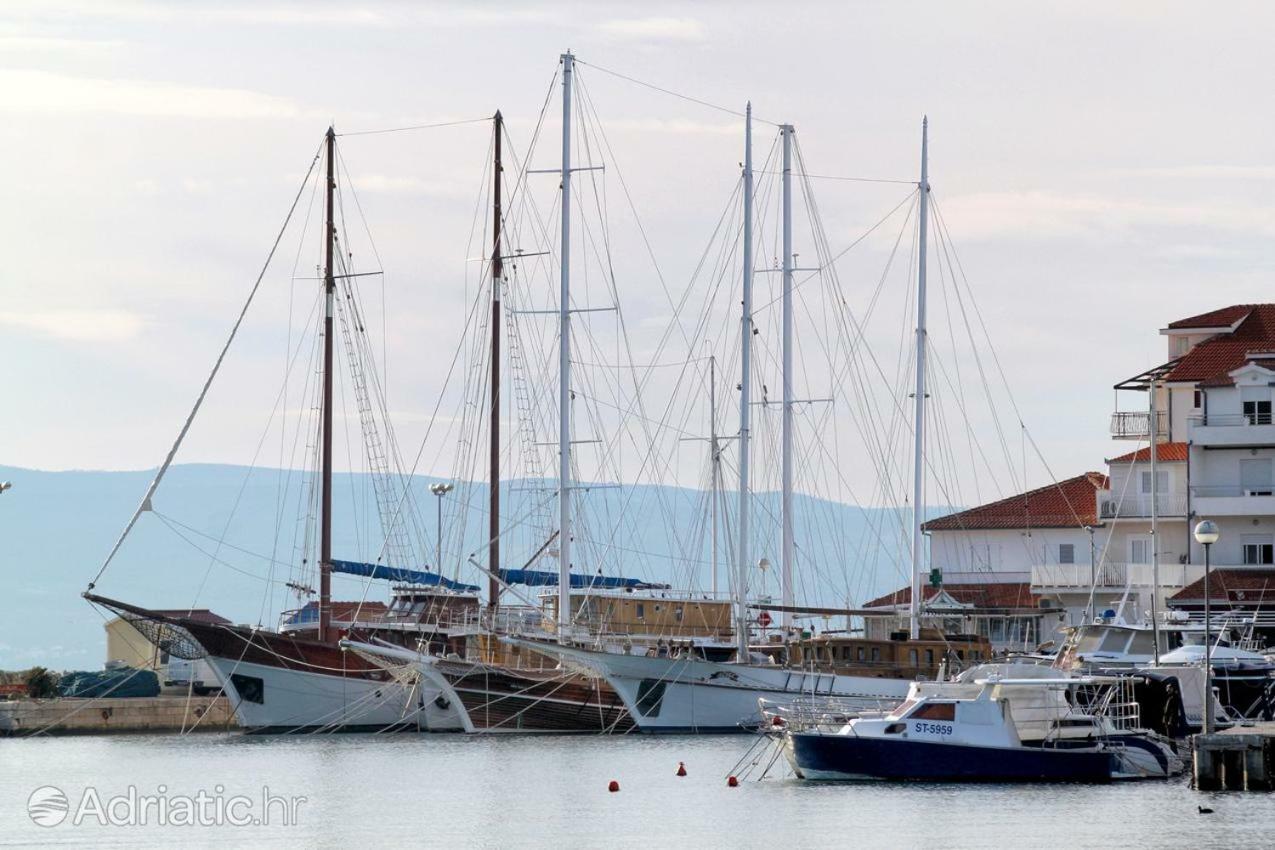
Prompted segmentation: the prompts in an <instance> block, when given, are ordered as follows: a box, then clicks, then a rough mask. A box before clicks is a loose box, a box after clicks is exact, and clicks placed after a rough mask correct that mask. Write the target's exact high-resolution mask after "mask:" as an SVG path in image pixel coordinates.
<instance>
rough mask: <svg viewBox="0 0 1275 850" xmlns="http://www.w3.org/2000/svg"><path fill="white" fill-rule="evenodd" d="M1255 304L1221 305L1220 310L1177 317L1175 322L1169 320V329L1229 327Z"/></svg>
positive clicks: (1249, 311)
mask: <svg viewBox="0 0 1275 850" xmlns="http://www.w3.org/2000/svg"><path fill="white" fill-rule="evenodd" d="M1255 306H1257V305H1255V304H1233V305H1231V306H1230V307H1223V308H1221V309H1220V310H1211V311H1209V312H1208V313H1201V314H1200V315H1198V316H1190V317H1189V318H1186V319H1178V320H1177V321H1176V322H1169V330H1178V329H1181V328H1229V327H1230V326H1231V325H1233V324H1235V323H1236V322H1237V321H1239V320H1240V319H1242V318H1244V317H1245V316H1247V315H1248V314H1249V313H1251V312H1252V311H1253V308H1254V307H1255Z"/></svg>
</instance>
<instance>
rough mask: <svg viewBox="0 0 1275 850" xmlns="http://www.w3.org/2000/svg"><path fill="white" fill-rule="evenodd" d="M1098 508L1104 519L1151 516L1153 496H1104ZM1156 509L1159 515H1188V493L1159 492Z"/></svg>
mask: <svg viewBox="0 0 1275 850" xmlns="http://www.w3.org/2000/svg"><path fill="white" fill-rule="evenodd" d="M1098 510H1099V513H1100V515H1101V516H1102V518H1103V519H1119V518H1121V517H1149V516H1151V496H1150V495H1137V496H1125V497H1124V498H1118V497H1114V496H1113V497H1103V498H1101V499H1100V500H1099V502H1098ZM1155 511H1156V514H1157V515H1158V516H1162V517H1174V516H1186V494H1185V493H1159V494H1157V495H1156V499H1155Z"/></svg>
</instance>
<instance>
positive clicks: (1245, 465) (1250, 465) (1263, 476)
mask: <svg viewBox="0 0 1275 850" xmlns="http://www.w3.org/2000/svg"><path fill="white" fill-rule="evenodd" d="M1240 489H1241V490H1243V491H1244V495H1246V496H1270V495H1272V493H1275V482H1272V478H1271V459H1270V458H1268V457H1248V458H1243V459H1241V460H1240Z"/></svg>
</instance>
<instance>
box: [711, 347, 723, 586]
mask: <svg viewBox="0 0 1275 850" xmlns="http://www.w3.org/2000/svg"><path fill="white" fill-rule="evenodd" d="M708 411H709V413H708V419H709V422H708V452H709V458H710V461H711V463H712V465H711V466H710V467H709V470H710V474H711V476H712V478H711V482H710V487H711V488H712V492H711V494H710V496H711V499H712V515H713V548H712V552H713V557H712V560H713V599H717V470H718V466H719V465H720V464H721V455H720V453H719V452H718V450H717V358H716V357H714V356H712V355H711V354H710V355H709V357H708Z"/></svg>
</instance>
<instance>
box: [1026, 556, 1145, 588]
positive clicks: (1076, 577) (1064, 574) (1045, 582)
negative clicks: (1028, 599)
mask: <svg viewBox="0 0 1275 850" xmlns="http://www.w3.org/2000/svg"><path fill="white" fill-rule="evenodd" d="M1127 577H1128V570H1127V569H1126V565H1125V564H1115V563H1111V562H1109V561H1108V562H1107V563H1103V564H1098V565H1096V566H1095V567H1093V568H1092V569H1091V568H1090V566H1089V564H1037V565H1036V566H1033V567H1032V584H1033V585H1035V586H1037V587H1081V588H1084V587H1089V586H1090V585H1091V584H1092V583H1094V579H1095V578H1096V579H1097V586H1098V587H1124V586H1125V584H1126V583H1127Z"/></svg>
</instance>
